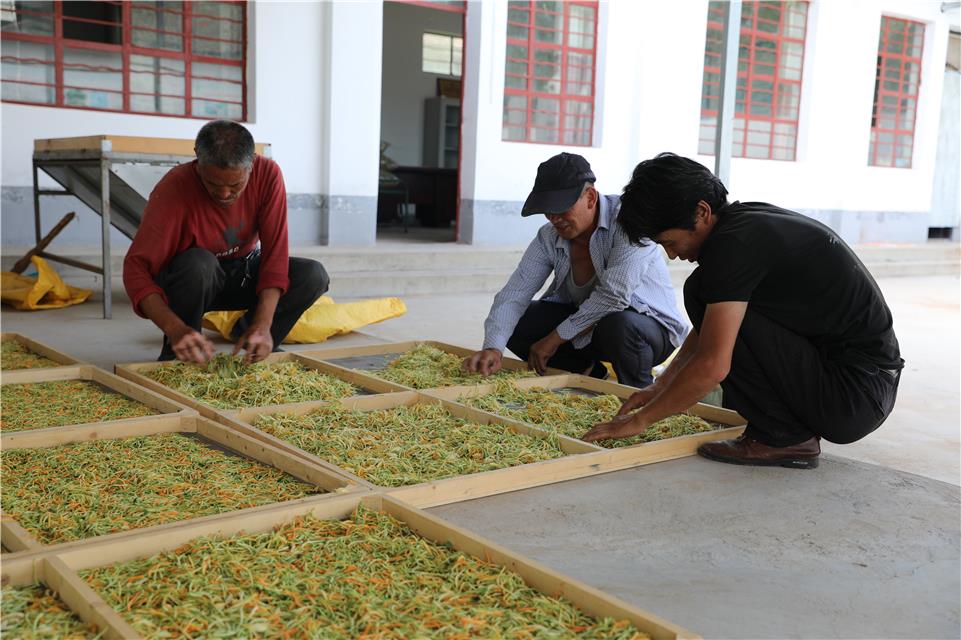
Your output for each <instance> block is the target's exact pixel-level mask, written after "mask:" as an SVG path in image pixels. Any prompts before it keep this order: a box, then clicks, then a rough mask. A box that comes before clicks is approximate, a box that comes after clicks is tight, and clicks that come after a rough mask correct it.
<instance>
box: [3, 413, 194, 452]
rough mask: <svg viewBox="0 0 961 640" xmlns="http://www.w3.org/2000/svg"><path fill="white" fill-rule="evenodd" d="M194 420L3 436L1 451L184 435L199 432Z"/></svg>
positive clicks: (149, 419) (131, 421) (148, 419)
mask: <svg viewBox="0 0 961 640" xmlns="http://www.w3.org/2000/svg"><path fill="white" fill-rule="evenodd" d="M194 425H195V423H194V422H193V419H192V418H191V416H186V415H181V414H167V415H157V416H144V417H142V418H124V419H122V420H111V421H110V422H96V423H91V424H84V425H67V426H63V427H47V428H45V429H29V430H27V431H14V432H11V433H4V434H3V435H2V436H0V447H2V448H3V450H4V451H12V450H14V449H36V448H40V447H59V446H61V445H65V444H74V443H77V442H90V441H92V440H116V439H118V438H136V437H140V436H150V435H155V434H158V433H181V432H191V431H194V430H196V427H195V426H194Z"/></svg>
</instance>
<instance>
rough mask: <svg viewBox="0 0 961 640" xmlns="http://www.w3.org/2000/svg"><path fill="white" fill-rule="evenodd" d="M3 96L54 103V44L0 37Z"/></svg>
mask: <svg viewBox="0 0 961 640" xmlns="http://www.w3.org/2000/svg"><path fill="white" fill-rule="evenodd" d="M0 50H2V52H3V53H2V56H3V65H2V72H0V76H2V78H3V83H2V86H3V90H2V98H3V99H4V100H16V101H18V102H35V103H38V104H53V103H54V102H55V101H56V91H55V83H56V76H55V74H54V56H53V45H49V44H41V43H37V42H21V41H18V40H9V39H2V40H0Z"/></svg>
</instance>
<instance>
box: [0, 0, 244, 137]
mask: <svg viewBox="0 0 961 640" xmlns="http://www.w3.org/2000/svg"><path fill="white" fill-rule="evenodd" d="M218 1H219V2H220V3H223V4H236V5H241V6H242V7H243V13H242V16H243V17H242V18H241V19H240V20H237V19H234V18H228V17H221V16H211V15H209V14H204V13H201V12H197V11H195V10H194V5H193V3H192V2H184V3H182V4H181V9H180V10H179V11H175V10H171V9H167V8H162V7H157V6H155V5H146V4H144V5H143V6H142V8H147V9H150V10H152V11H157V12H162V13H176V14H179V15H180V16H181V24H182V30H181V31H179V32H172V31H164V30H162V29H152V28H150V27H141V26H137V27H133V21H132V11H133V9H135V8H139V7H138V6H137V5H138V4H140V3H138V2H136V0H133V1H131V0H123V1H110V2H105V4H112V5H115V6H119V7H120V10H121V21H120V22H111V21H103V20H94V19H90V18H80V17H74V16H69V15H67V16H65V15H64V12H63V2H62V0H57V1H55V2H54V3H53V12H47V11H34V10H31V9H23V8H21V7H20V6H17V15H18V16H20V15H21V14H30V15H34V16H51V17H52V18H53V35H52V36H46V35H36V34H27V33H17V32H14V31H4V32H3V39H5V40H19V41H23V42H35V43H38V44H45V45H51V46H52V47H53V51H54V62H53V66H54V83H53V84H50V83H39V82H30V81H23V80H9V79H7V78H3V83H5V84H6V83H8V82H9V83H13V84H26V85H33V86H43V87H51V88H53V89H54V95H55V98H54V102H53V103H48V102H30V101H25V100H9V99H6V98H4V99H3V102H6V103H11V104H28V105H31V106H43V107H56V108H62V109H83V110H86V111H106V112H109V113H137V114H142V115H150V116H162V117H168V118H208V117H209V116H208V115H205V114H201V115H194V113H193V99H194V96H193V95H192V93H193V92H192V86H191V85H192V84H193V83H192V81H193V80H195V79H199V80H212V81H216V82H222V83H226V84H239V85H241V99H240V102H236V101H230V100H218V99H216V98H208V97H200V98H197V99H198V100H203V101H205V102H217V103H222V104H230V105H238V104H239V105H240V109H241V117H240V120H241V121H246V120H247V114H248V110H247V98H248V95H247V73H246V70H247V19H248V18H247V7H246V2H245V1H244V0H218ZM194 18H208V19H210V20H217V21H221V22H233V23H240V24H241V25H242V26H241V39H240V40H230V39H222V38H212V37H208V36H203V37H200V36H197V37H198V39H202V40H210V41H217V42H227V43H231V44H237V45H240V49H241V58H240V60H231V59H227V58H218V57H216V56H206V55H199V54H195V53H193V40H194V36H193V33H192V31H193V20H194ZM64 19H66V20H67V21H70V22H86V23H90V24H102V25H104V26H110V27H119V28H120V29H121V33H122V41H121V44H107V43H101V42H91V41H88V40H77V39H71V38H66V37H64V35H63V21H64ZM134 28H136V30H137V31H156V32H158V33H166V34H172V35H177V36H180V37H181V38H182V39H183V48H182V50H181V51H173V50H170V49H160V48H152V47H142V46H137V45H134V44H133V42H132V38H133V31H134ZM64 49H80V50H88V51H103V52H108V53H119V54H120V60H121V66H120V67H119V68H113V67H111V68H108V69H106V70H109V71H115V72H118V73H121V74H122V82H123V84H122V89H121V90H119V91H118V90H114V89H104V88H96V89H95V90H96V91H98V92H103V93H113V94H120V95H121V96H122V107H121V108H120V109H110V108H104V107H92V106H86V105H73V104H67V103H66V102H65V100H64V89H81V90H92V88H91V87H71V86H66V85H65V84H64V69H65V68H73V67H71V65H69V64H65V63H64ZM134 55H142V56H151V57H156V58H167V59H171V60H180V61H182V62H183V63H184V70H183V78H184V93H183V95H171V94H160V93H149V94H148V93H138V92H133V91H131V88H130V84H131V83H130V75H131V68H130V58H131V56H134ZM3 61H4V62H21V61H24V62H29V60H25V59H22V58H17V57H14V56H4V57H3ZM194 63H207V64H216V65H221V66H228V67H239V68H240V70H241V73H240V80H239V81H238V80H231V79H225V78H211V77H208V76H197V75H193V69H192V66H193V64H194ZM80 66H82V65H80ZM158 73H159V72H158ZM132 95H149V96H158V97H170V98H176V99H181V98H182V99H183V101H184V113H182V114H180V113H163V112H159V111H137V110H135V109H133V108H131V101H130V98H131V96H132Z"/></svg>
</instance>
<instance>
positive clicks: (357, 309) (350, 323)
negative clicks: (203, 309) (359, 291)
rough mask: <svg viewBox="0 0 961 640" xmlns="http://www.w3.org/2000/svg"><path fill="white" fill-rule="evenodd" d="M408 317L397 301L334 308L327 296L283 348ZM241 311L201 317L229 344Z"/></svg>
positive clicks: (300, 322) (302, 320)
mask: <svg viewBox="0 0 961 640" xmlns="http://www.w3.org/2000/svg"><path fill="white" fill-rule="evenodd" d="M405 313H407V307H406V306H405V305H404V301H403V300H401V299H400V298H377V299H374V300H360V301H358V302H346V303H344V304H337V303H335V302H334V299H333V298H331V297H329V296H322V297H321V298H320V299H319V300H317V302H315V303H314V304H313V306H312V307H310V308H309V309H307V311H304V315H302V316H300V320H298V321H297V324H295V325H294V328H293V329H292V330H291V331H290V333H289V334H287V338H286V339H284V343H285V344H295V343H305V344H311V343H314V342H323V341H324V340H326V339H327V338H329V337H331V336H337V335H341V334H344V333H350V332H351V331H353V330H355V329H359V328H361V327H363V326H366V325H368V324H374V323H375V322H381V321H383V320H389V319H390V318H396V317H398V316H402V315H404V314H405ZM242 315H244V312H243V311H211V312H210V313H206V314H204V327H206V328H207V329H212V330H214V331H217V332H219V333H220V335H222V336H223V337H224V338H226V339H227V340H230V339H231V338H230V330H231V329H233V328H234V324H236V323H237V320H239V319H240V317H241V316H242Z"/></svg>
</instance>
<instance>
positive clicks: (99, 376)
mask: <svg viewBox="0 0 961 640" xmlns="http://www.w3.org/2000/svg"><path fill="white" fill-rule="evenodd" d="M61 380H85V381H88V382H93V383H96V384H99V385H101V386H103V387H105V388H107V389H108V390H110V391H113V392H115V393H119V394H120V395H122V396H125V397H127V398H129V399H131V400H136V401H137V402H140V403H142V404H144V405H146V406H148V407H150V408H151V409H153V410H155V411H157V413H156V414H155V415H149V416H138V417H133V418H120V419H117V420H106V421H103V422H96V423H85V424H90V425H93V426H95V427H96V428H98V429H107V430H109V429H112V428H114V427H115V426H118V425H123V424H125V423H128V422H136V423H139V422H159V423H169V422H172V421H176V420H177V419H179V417H180V416H186V415H196V411H194V410H193V409H190V408H188V407H186V406H184V405H182V404H179V403H177V402H175V401H173V400H171V399H169V398H167V397H165V396H163V395H161V394H159V393H155V392H153V391H151V390H150V389H144V388H143V387H140V386H138V385H136V384H133V383H132V382H130V381H128V380H124V379H123V378H121V377H119V376H115V375H114V374H112V373H107V372H106V371H104V370H102V369H98V368H97V367H94V366H92V365H89V364H83V365H73V366H64V367H50V368H46V369H13V370H7V371H6V372H4V374H3V376H2V381H0V384H3V385H8V384H35V383H40V382H56V381H61ZM4 409H6V410H11V409H10V408H8V407H5V408H4ZM77 426H84V425H81V424H73V425H63V426H54V427H40V428H38V429H24V430H20V431H10V432H0V447H2V448H4V449H6V448H8V447H13V446H14V445H15V444H16V443H17V442H19V441H21V440H24V439H25V438H26V437H28V436H29V435H30V434H35V433H43V432H46V431H50V430H52V429H58V430H59V429H68V428H74V427H77Z"/></svg>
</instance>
